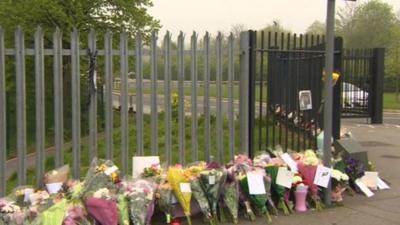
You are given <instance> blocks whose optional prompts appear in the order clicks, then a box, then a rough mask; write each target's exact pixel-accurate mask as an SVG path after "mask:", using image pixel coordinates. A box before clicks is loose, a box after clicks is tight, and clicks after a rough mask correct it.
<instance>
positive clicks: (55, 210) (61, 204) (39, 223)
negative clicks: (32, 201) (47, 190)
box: [33, 198, 67, 225]
mask: <svg viewBox="0 0 400 225" xmlns="http://www.w3.org/2000/svg"><path fill="white" fill-rule="evenodd" d="M66 211H67V200H66V199H65V198H64V199H60V200H59V201H58V202H57V203H55V204H54V205H53V206H51V207H50V208H48V209H46V210H44V211H43V212H41V214H40V215H39V217H38V218H37V219H36V220H35V221H34V222H33V224H34V225H62V224H63V221H64V217H65V214H66Z"/></svg>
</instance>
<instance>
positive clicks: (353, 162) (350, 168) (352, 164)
mask: <svg viewBox="0 0 400 225" xmlns="http://www.w3.org/2000/svg"><path fill="white" fill-rule="evenodd" d="M343 162H344V165H345V168H344V172H345V173H346V174H347V175H348V176H349V184H350V187H351V188H353V190H356V191H359V188H358V186H357V185H356V184H355V182H356V180H357V179H359V178H361V177H363V176H364V174H365V165H364V164H362V163H361V162H360V161H359V160H357V159H354V158H351V157H347V158H345V159H344V160H343ZM342 172H343V171H342Z"/></svg>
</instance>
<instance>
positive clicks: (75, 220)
mask: <svg viewBox="0 0 400 225" xmlns="http://www.w3.org/2000/svg"><path fill="white" fill-rule="evenodd" d="M86 218H87V213H86V210H85V209H84V207H83V205H81V204H71V205H70V206H69V208H68V209H67V212H66V215H65V217H64V221H63V223H62V225H90V222H89V221H88V220H87V219H86Z"/></svg>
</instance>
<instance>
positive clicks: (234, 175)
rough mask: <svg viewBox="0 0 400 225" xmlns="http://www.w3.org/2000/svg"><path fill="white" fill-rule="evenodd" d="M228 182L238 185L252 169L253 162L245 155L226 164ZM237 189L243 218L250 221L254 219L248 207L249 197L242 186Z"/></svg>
mask: <svg viewBox="0 0 400 225" xmlns="http://www.w3.org/2000/svg"><path fill="white" fill-rule="evenodd" d="M227 168H228V169H227V171H228V180H235V181H236V182H237V183H238V184H239V182H240V179H241V178H242V177H243V176H245V175H246V174H247V172H248V171H251V170H252V168H253V162H252V161H251V159H249V158H248V157H247V156H246V155H235V158H234V160H233V161H232V162H230V163H229V164H228V167H227ZM238 188H239V202H240V203H242V204H243V205H244V207H245V217H246V218H248V219H249V220H251V221H254V220H255V219H256V216H255V214H254V212H253V209H252V208H251V205H250V200H249V196H248V195H247V194H246V191H245V190H244V189H243V188H242V185H238Z"/></svg>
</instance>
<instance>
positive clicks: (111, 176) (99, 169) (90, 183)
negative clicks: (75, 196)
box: [80, 159, 121, 197]
mask: <svg viewBox="0 0 400 225" xmlns="http://www.w3.org/2000/svg"><path fill="white" fill-rule="evenodd" d="M119 182H121V179H120V177H119V169H118V167H117V166H115V165H114V163H113V162H112V161H110V160H100V159H93V161H92V163H91V166H90V167H89V170H88V172H87V174H86V178H85V180H84V181H83V185H82V190H81V193H80V195H81V197H85V196H86V195H92V194H93V193H92V192H94V191H98V190H99V189H102V188H106V189H109V190H115V189H116V188H117V187H116V185H115V184H117V183H119Z"/></svg>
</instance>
